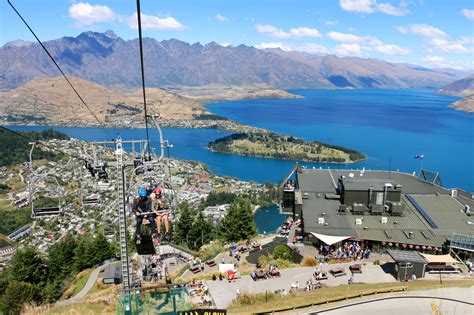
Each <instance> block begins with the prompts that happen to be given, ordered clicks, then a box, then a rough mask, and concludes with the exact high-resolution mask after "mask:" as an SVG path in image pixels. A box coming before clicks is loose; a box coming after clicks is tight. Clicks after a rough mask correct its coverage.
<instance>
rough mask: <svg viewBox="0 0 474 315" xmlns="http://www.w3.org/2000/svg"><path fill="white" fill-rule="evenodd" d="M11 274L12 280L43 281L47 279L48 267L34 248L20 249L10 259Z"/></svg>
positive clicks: (33, 282)
mask: <svg viewBox="0 0 474 315" xmlns="http://www.w3.org/2000/svg"><path fill="white" fill-rule="evenodd" d="M8 269H9V274H10V277H11V279H12V280H17V281H24V282H29V283H32V284H38V283H42V282H43V281H45V280H46V276H47V268H46V265H45V263H44V261H43V259H41V257H40V256H39V253H38V251H37V250H36V249H34V248H26V249H24V250H19V251H17V252H16V253H15V255H13V258H12V259H11V261H10V267H9V268H8Z"/></svg>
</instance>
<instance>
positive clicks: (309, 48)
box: [296, 43, 330, 54]
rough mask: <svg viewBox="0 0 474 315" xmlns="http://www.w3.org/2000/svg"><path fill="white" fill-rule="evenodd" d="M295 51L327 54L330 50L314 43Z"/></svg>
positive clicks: (299, 47)
mask: <svg viewBox="0 0 474 315" xmlns="http://www.w3.org/2000/svg"><path fill="white" fill-rule="evenodd" d="M296 50H298V51H303V52H307V53H310V54H329V53H330V50H329V49H327V48H326V47H324V46H322V45H318V44H314V43H307V44H303V45H300V46H298V47H296Z"/></svg>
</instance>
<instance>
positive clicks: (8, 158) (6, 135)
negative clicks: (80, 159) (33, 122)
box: [0, 128, 69, 166]
mask: <svg viewBox="0 0 474 315" xmlns="http://www.w3.org/2000/svg"><path fill="white" fill-rule="evenodd" d="M18 133H20V134H22V135H25V136H26V137H28V138H29V139H31V141H28V140H27V139H25V138H23V137H20V136H18V135H15V134H13V133H11V132H9V131H7V130H5V129H4V128H0V143H1V144H2V145H1V146H0V166H8V165H13V164H18V163H23V162H27V161H28V160H29V153H30V149H31V145H30V144H29V143H30V142H33V141H38V140H50V139H69V137H68V136H66V135H65V134H63V133H61V132H58V131H55V130H53V129H47V130H43V131H41V132H34V131H20V132H18ZM33 158H34V159H35V160H37V159H47V160H57V159H58V158H59V155H58V154H57V153H53V152H46V151H42V150H41V149H40V148H38V149H35V151H33Z"/></svg>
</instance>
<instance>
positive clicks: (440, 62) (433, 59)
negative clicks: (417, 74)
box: [422, 56, 448, 68]
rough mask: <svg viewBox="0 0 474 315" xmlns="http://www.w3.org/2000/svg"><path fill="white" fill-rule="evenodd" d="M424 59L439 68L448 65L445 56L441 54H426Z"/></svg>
mask: <svg viewBox="0 0 474 315" xmlns="http://www.w3.org/2000/svg"><path fill="white" fill-rule="evenodd" d="M422 61H424V62H426V63H428V64H429V65H430V66H435V67H437V68H445V67H447V66H448V65H447V63H446V62H445V59H444V57H441V56H426V57H425V58H423V59H422Z"/></svg>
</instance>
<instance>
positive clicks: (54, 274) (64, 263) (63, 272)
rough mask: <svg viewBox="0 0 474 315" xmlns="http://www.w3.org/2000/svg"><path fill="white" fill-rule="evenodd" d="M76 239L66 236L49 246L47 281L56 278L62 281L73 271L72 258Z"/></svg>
mask: <svg viewBox="0 0 474 315" xmlns="http://www.w3.org/2000/svg"><path fill="white" fill-rule="evenodd" d="M75 248H76V240H75V239H74V237H72V236H67V237H66V238H65V239H64V240H62V241H60V242H58V243H56V244H54V245H53V246H51V247H50V249H49V252H48V263H47V265H48V270H49V281H53V282H54V281H55V280H58V281H59V282H62V281H63V280H64V279H66V278H67V277H68V276H69V275H70V274H72V273H73V272H74V269H75V268H74V264H72V263H71V259H74V256H75Z"/></svg>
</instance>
